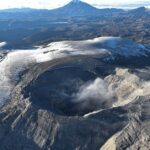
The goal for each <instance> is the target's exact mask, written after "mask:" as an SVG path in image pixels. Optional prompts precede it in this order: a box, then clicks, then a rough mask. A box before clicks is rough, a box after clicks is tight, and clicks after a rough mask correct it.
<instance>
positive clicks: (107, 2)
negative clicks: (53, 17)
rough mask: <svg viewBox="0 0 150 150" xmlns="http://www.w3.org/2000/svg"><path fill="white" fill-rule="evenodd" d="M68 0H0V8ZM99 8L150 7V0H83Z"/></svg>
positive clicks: (50, 6)
mask: <svg viewBox="0 0 150 150" xmlns="http://www.w3.org/2000/svg"><path fill="white" fill-rule="evenodd" d="M69 1H70V0H0V9H6V8H21V7H31V8H46V9H53V8H57V7H60V6H63V5H64V4H66V3H68V2H69ZM83 1H84V2H87V3H90V4H92V5H94V6H96V7H99V8H106V7H118V8H136V7H141V6H146V7H150V0H83Z"/></svg>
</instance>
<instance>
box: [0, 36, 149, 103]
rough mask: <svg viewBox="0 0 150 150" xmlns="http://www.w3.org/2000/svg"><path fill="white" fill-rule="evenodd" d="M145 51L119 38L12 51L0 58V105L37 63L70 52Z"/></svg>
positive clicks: (143, 48) (66, 54) (119, 52)
mask: <svg viewBox="0 0 150 150" xmlns="http://www.w3.org/2000/svg"><path fill="white" fill-rule="evenodd" d="M5 44H6V43H5V42H2V43H0V47H3V46H4V45H5ZM146 51H147V50H146V48H145V47H144V46H143V45H140V44H136V43H134V42H132V41H130V40H126V39H125V40H124V39H122V38H120V37H100V38H95V39H92V40H85V41H62V42H53V43H50V44H49V45H47V47H46V48H44V47H42V46H41V47H39V48H37V49H32V50H15V51H11V52H9V53H8V54H7V55H6V56H5V57H4V58H3V59H1V61H0V105H2V104H3V103H4V102H5V101H6V100H7V99H8V98H9V95H10V93H11V91H12V89H13V87H14V85H15V84H16V82H17V81H18V80H19V74H20V73H21V72H22V71H23V70H25V69H27V68H28V67H29V66H31V65H34V64H36V63H42V62H45V61H50V60H53V59H55V58H62V57H68V56H72V55H97V54H109V55H116V54H119V55H123V56H126V57H127V56H139V55H146Z"/></svg>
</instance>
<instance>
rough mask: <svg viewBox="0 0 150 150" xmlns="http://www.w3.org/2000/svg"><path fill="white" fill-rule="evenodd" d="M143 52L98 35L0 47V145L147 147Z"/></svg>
mask: <svg viewBox="0 0 150 150" xmlns="http://www.w3.org/2000/svg"><path fill="white" fill-rule="evenodd" d="M149 52H150V49H149V48H148V47H146V46H144V45H141V44H137V43H135V42H133V41H130V40H127V39H122V38H118V37H100V38H96V39H93V40H85V41H63V42H53V43H50V44H48V45H47V46H44V47H43V46H41V47H39V48H37V49H33V50H18V51H17V50H16V51H12V52H9V53H8V54H7V53H6V54H4V55H3V56H2V57H3V60H2V61H1V62H0V91H1V93H0V95H1V97H0V102H1V103H0V105H1V107H0V143H1V144H0V149H1V150H7V149H8V150H10V149H13V150H22V149H23V150H25V149H28V150H48V149H51V150H70V149H71V150H77V149H79V150H91V149H92V150H99V149H102V150H112V149H114V150H115V149H118V150H125V149H130V150H138V149H145V150H149V139H150V134H149V130H150V128H149V124H150V119H149V118H150V113H149V105H150V91H149V88H150V64H149V59H150V55H149ZM131 60H132V61H131ZM143 60H144V61H143ZM139 61H140V62H142V64H141V63H140V64H139ZM125 62H126V63H125ZM131 62H132V63H131ZM6 68H7V69H6Z"/></svg>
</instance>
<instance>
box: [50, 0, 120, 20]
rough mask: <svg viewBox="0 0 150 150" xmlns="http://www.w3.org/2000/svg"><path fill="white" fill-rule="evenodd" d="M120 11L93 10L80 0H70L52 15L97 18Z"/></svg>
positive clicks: (93, 8)
mask: <svg viewBox="0 0 150 150" xmlns="http://www.w3.org/2000/svg"><path fill="white" fill-rule="evenodd" d="M120 11H121V10H118V9H98V8H95V7H93V6H91V5H89V4H88V3H85V2H82V1H80V0H72V1H71V2H70V3H68V4H67V5H65V6H63V7H61V8H57V9H54V10H52V12H53V13H54V15H57V16H63V17H65V16H71V17H74V16H75V17H77V16H97V15H103V14H105V15H106V14H107V13H108V14H111V13H114V12H115V13H116V12H120Z"/></svg>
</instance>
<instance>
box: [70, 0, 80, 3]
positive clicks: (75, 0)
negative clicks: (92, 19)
mask: <svg viewBox="0 0 150 150" xmlns="http://www.w3.org/2000/svg"><path fill="white" fill-rule="evenodd" d="M72 2H73V3H79V2H80V0H73V1H72Z"/></svg>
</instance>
